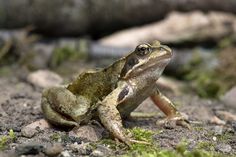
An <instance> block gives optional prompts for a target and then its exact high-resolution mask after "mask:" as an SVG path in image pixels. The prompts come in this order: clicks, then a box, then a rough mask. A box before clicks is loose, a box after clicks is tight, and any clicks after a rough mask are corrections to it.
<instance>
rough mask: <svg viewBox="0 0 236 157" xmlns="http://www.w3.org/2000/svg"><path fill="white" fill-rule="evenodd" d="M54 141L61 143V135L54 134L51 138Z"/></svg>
mask: <svg viewBox="0 0 236 157" xmlns="http://www.w3.org/2000/svg"><path fill="white" fill-rule="evenodd" d="M49 138H50V139H51V140H52V141H59V140H60V139H61V135H60V134H58V133H54V134H52V135H51V136H50V137H49Z"/></svg>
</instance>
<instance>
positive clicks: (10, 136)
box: [0, 129, 16, 150]
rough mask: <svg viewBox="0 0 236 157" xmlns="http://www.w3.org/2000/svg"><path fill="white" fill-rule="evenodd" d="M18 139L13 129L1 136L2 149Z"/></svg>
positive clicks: (0, 146) (0, 145)
mask: <svg viewBox="0 0 236 157" xmlns="http://www.w3.org/2000/svg"><path fill="white" fill-rule="evenodd" d="M15 140H16V135H15V133H14V131H13V130H12V129H10V130H9V132H8V135H5V136H2V137H1V138H0V150H3V149H5V148H6V147H7V145H8V144H9V143H11V142H14V141H15Z"/></svg>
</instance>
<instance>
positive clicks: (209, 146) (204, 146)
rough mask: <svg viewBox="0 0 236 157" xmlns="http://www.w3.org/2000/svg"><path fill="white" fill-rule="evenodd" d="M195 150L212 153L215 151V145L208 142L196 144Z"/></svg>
mask: <svg viewBox="0 0 236 157" xmlns="http://www.w3.org/2000/svg"><path fill="white" fill-rule="evenodd" d="M196 149H204V150H208V151H214V150H215V143H213V142H210V141H202V142H198V144H197V146H196Z"/></svg>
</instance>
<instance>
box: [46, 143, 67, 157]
mask: <svg viewBox="0 0 236 157" xmlns="http://www.w3.org/2000/svg"><path fill="white" fill-rule="evenodd" d="M62 151H63V147H62V145H61V144H59V143H56V144H53V145H52V146H48V147H47V148H46V149H45V154H46V155H47V156H57V155H59V154H60V153H61V152H62Z"/></svg>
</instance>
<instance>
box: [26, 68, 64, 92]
mask: <svg viewBox="0 0 236 157" xmlns="http://www.w3.org/2000/svg"><path fill="white" fill-rule="evenodd" d="M27 81H28V82H29V83H31V84H33V85H34V86H36V87H40V88H48V87H54V86H59V85H60V84H61V83H62V82H63V79H62V78H61V77H60V76H59V75H58V74H56V73H54V72H52V71H49V70H38V71H35V72H32V73H30V74H29V75H28V76H27Z"/></svg>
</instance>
